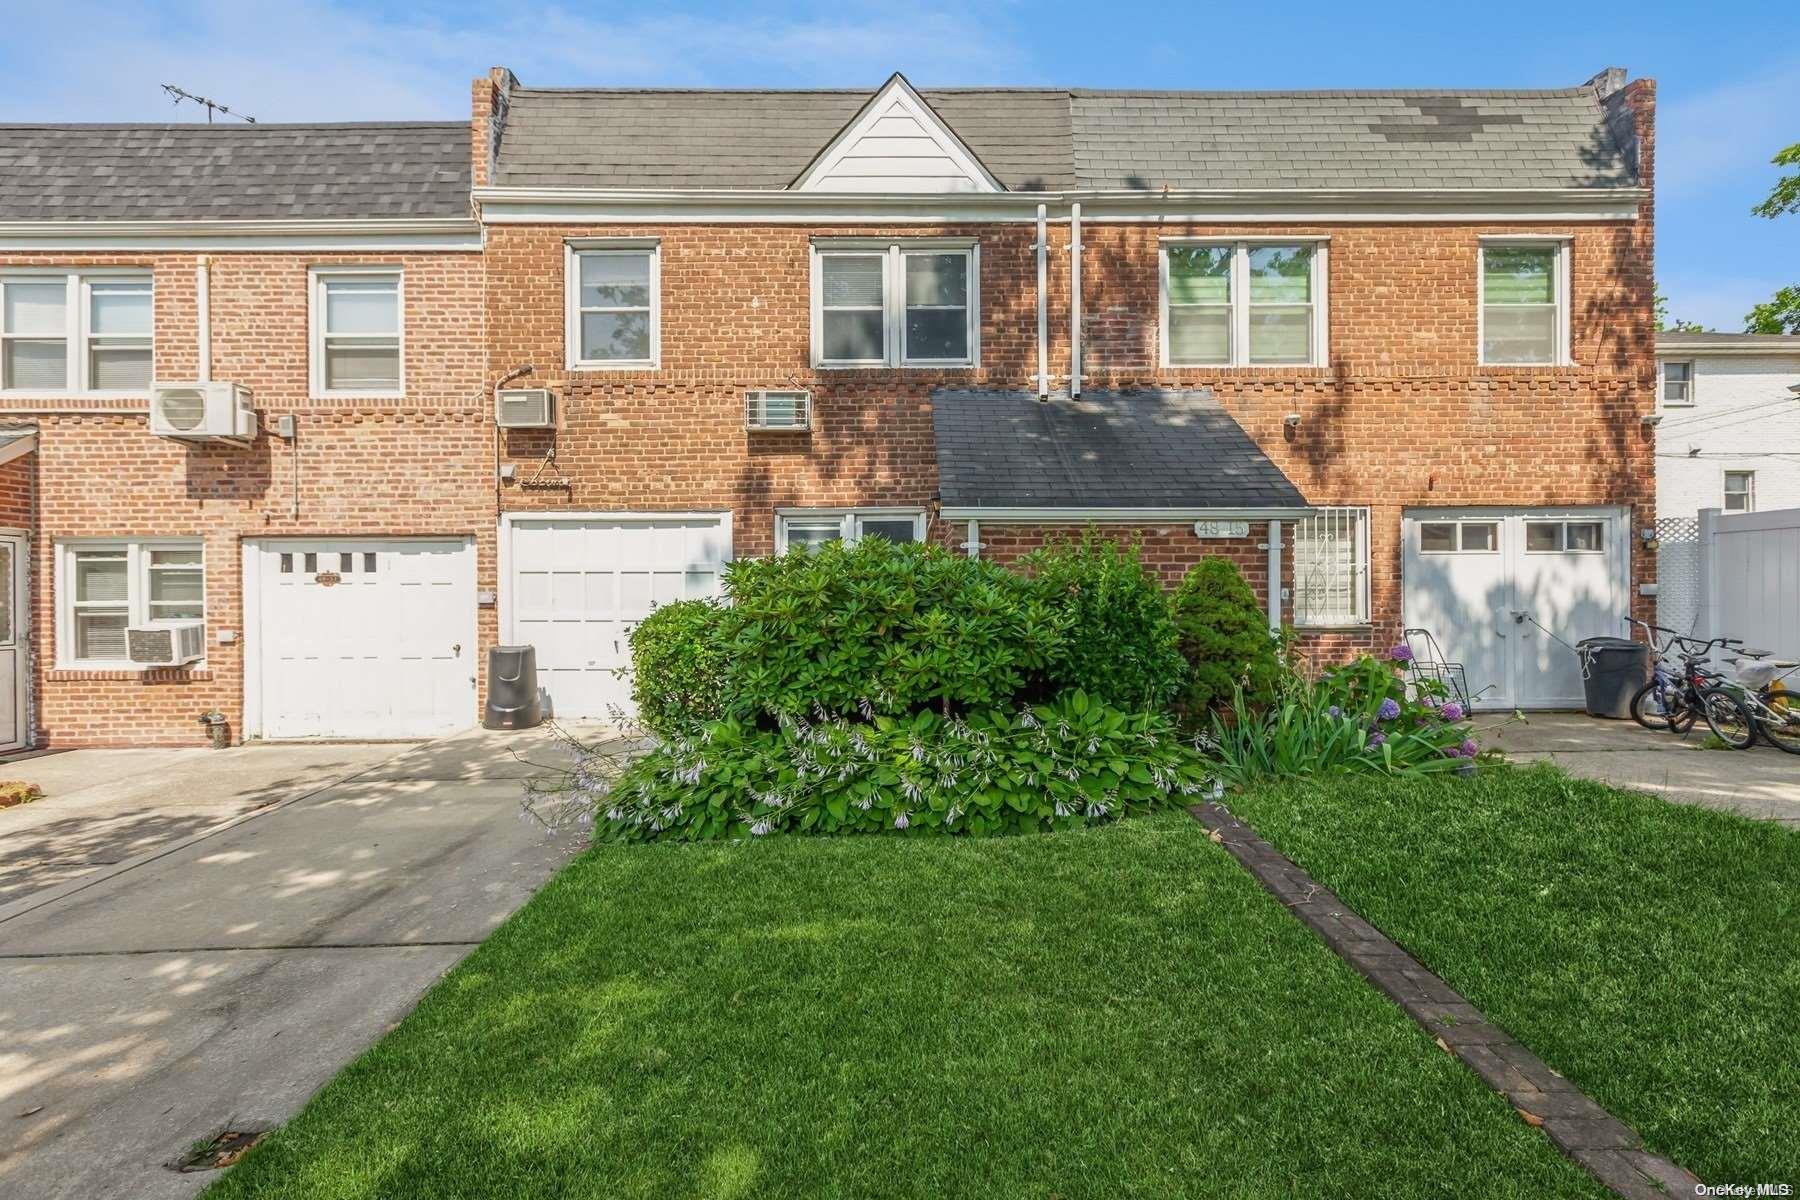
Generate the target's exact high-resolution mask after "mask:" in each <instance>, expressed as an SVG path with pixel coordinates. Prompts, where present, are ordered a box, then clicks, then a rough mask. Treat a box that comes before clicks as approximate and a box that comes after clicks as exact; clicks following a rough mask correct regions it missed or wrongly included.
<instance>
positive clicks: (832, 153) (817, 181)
mask: <svg viewBox="0 0 1800 1200" xmlns="http://www.w3.org/2000/svg"><path fill="white" fill-rule="evenodd" d="M797 186H798V188H799V189H800V190H803V191H813V192H993V191H998V190H999V188H998V186H997V184H996V183H995V182H994V180H993V179H992V177H990V176H989V175H988V173H987V172H986V171H985V170H983V169H982V166H981V164H980V163H979V162H978V161H976V159H975V157H974V156H973V155H972V154H970V153H969V151H968V148H967V147H965V146H964V145H963V144H962V143H961V141H960V140H958V138H957V137H956V135H955V134H954V133H952V132H951V131H950V130H949V128H948V127H946V126H945V125H944V123H943V122H942V121H940V120H939V119H938V118H937V116H936V115H935V114H933V113H932V111H931V110H930V108H929V107H928V106H927V105H925V103H924V102H923V101H921V100H920V99H919V98H918V96H917V94H916V93H915V92H913V90H912V89H911V88H910V87H907V86H906V84H905V82H904V81H902V80H899V79H895V80H893V81H890V83H889V84H888V86H886V87H884V88H883V89H882V90H881V94H880V95H879V96H877V97H876V99H875V101H874V103H872V104H871V105H870V106H869V107H868V109H867V110H865V111H864V112H863V114H862V115H861V116H860V117H858V118H857V120H856V121H855V122H854V123H853V124H852V125H851V126H850V127H849V128H848V129H846V130H844V132H843V133H842V134H840V135H839V136H838V138H837V139H836V140H835V141H834V142H833V143H832V144H831V145H830V146H829V147H828V148H827V149H826V151H825V152H824V153H823V154H821V155H820V156H819V158H818V160H817V161H816V162H815V163H814V164H813V165H812V167H811V168H810V169H809V170H808V171H807V173H806V175H805V176H804V177H803V178H802V179H801V180H800V181H799V183H798V184H797Z"/></svg>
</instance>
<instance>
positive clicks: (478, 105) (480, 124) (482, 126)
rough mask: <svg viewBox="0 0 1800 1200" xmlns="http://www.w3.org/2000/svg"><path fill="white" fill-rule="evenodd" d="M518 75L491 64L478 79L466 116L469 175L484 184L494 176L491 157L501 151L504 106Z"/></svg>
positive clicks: (482, 185) (504, 121) (492, 158)
mask: <svg viewBox="0 0 1800 1200" xmlns="http://www.w3.org/2000/svg"><path fill="white" fill-rule="evenodd" d="M518 86H519V80H518V77H517V76H515V75H514V74H513V73H512V72H511V71H509V70H507V69H506V68H505V67H494V68H492V69H490V70H489V71H488V73H487V74H486V75H484V76H482V77H481V78H480V79H477V80H476V81H475V83H474V86H473V88H472V89H471V91H472V97H471V99H472V102H471V105H470V117H469V166H470V178H471V179H472V180H473V181H474V185H475V186H476V187H486V186H487V185H488V184H489V183H490V182H492V180H493V177H494V160H495V159H496V158H497V157H498V156H499V154H500V138H501V136H502V135H503V134H504V133H505V131H506V110H507V106H508V105H509V104H510V103H511V99H512V90H513V89H514V88H516V87H518Z"/></svg>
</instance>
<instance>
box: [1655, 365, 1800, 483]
mask: <svg viewBox="0 0 1800 1200" xmlns="http://www.w3.org/2000/svg"><path fill="white" fill-rule="evenodd" d="M1656 362H1657V374H1658V378H1657V399H1658V405H1657V408H1658V411H1659V412H1660V413H1661V414H1662V422H1661V423H1660V424H1659V425H1657V427H1656V510H1657V515H1658V516H1659V517H1662V518H1664V519H1669V518H1683V517H1686V518H1692V517H1694V516H1695V515H1696V514H1697V513H1698V512H1699V511H1700V510H1701V509H1703V508H1716V509H1719V510H1721V511H1723V512H1727V513H1737V512H1756V511H1757V510H1759V509H1770V508H1800V392H1796V391H1795V389H1796V388H1800V335H1794V334H1761V333H1663V334H1658V335H1657V338H1656Z"/></svg>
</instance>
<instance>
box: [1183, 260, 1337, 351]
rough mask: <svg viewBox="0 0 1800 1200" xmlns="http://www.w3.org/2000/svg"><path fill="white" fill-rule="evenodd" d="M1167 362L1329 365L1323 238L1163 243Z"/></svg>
mask: <svg viewBox="0 0 1800 1200" xmlns="http://www.w3.org/2000/svg"><path fill="white" fill-rule="evenodd" d="M1161 272H1162V310H1163V311H1162V330H1163V336H1162V357H1163V365H1164V366H1170V367H1209V366H1210V367H1230V366H1253V367H1265V366H1266V367H1277V366H1302V367H1303V366H1319V365H1321V364H1323V363H1324V362H1325V329H1326V320H1325V304H1324V296H1325V243H1324V241H1322V240H1305V241H1293V242H1261V241H1212V240H1207V241H1171V242H1165V243H1164V244H1163V247H1162V259H1161Z"/></svg>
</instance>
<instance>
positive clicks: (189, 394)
mask: <svg viewBox="0 0 1800 1200" xmlns="http://www.w3.org/2000/svg"><path fill="white" fill-rule="evenodd" d="M150 432H151V433H154V434H155V435H156V436H157V437H166V438H183V439H185V440H188V441H195V442H214V441H222V442H248V441H250V440H251V439H253V438H255V437H256V409H255V407H253V406H252V404H251V403H250V389H249V388H247V387H244V386H242V385H241V384H236V383H158V384H154V385H152V387H151V388H150Z"/></svg>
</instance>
